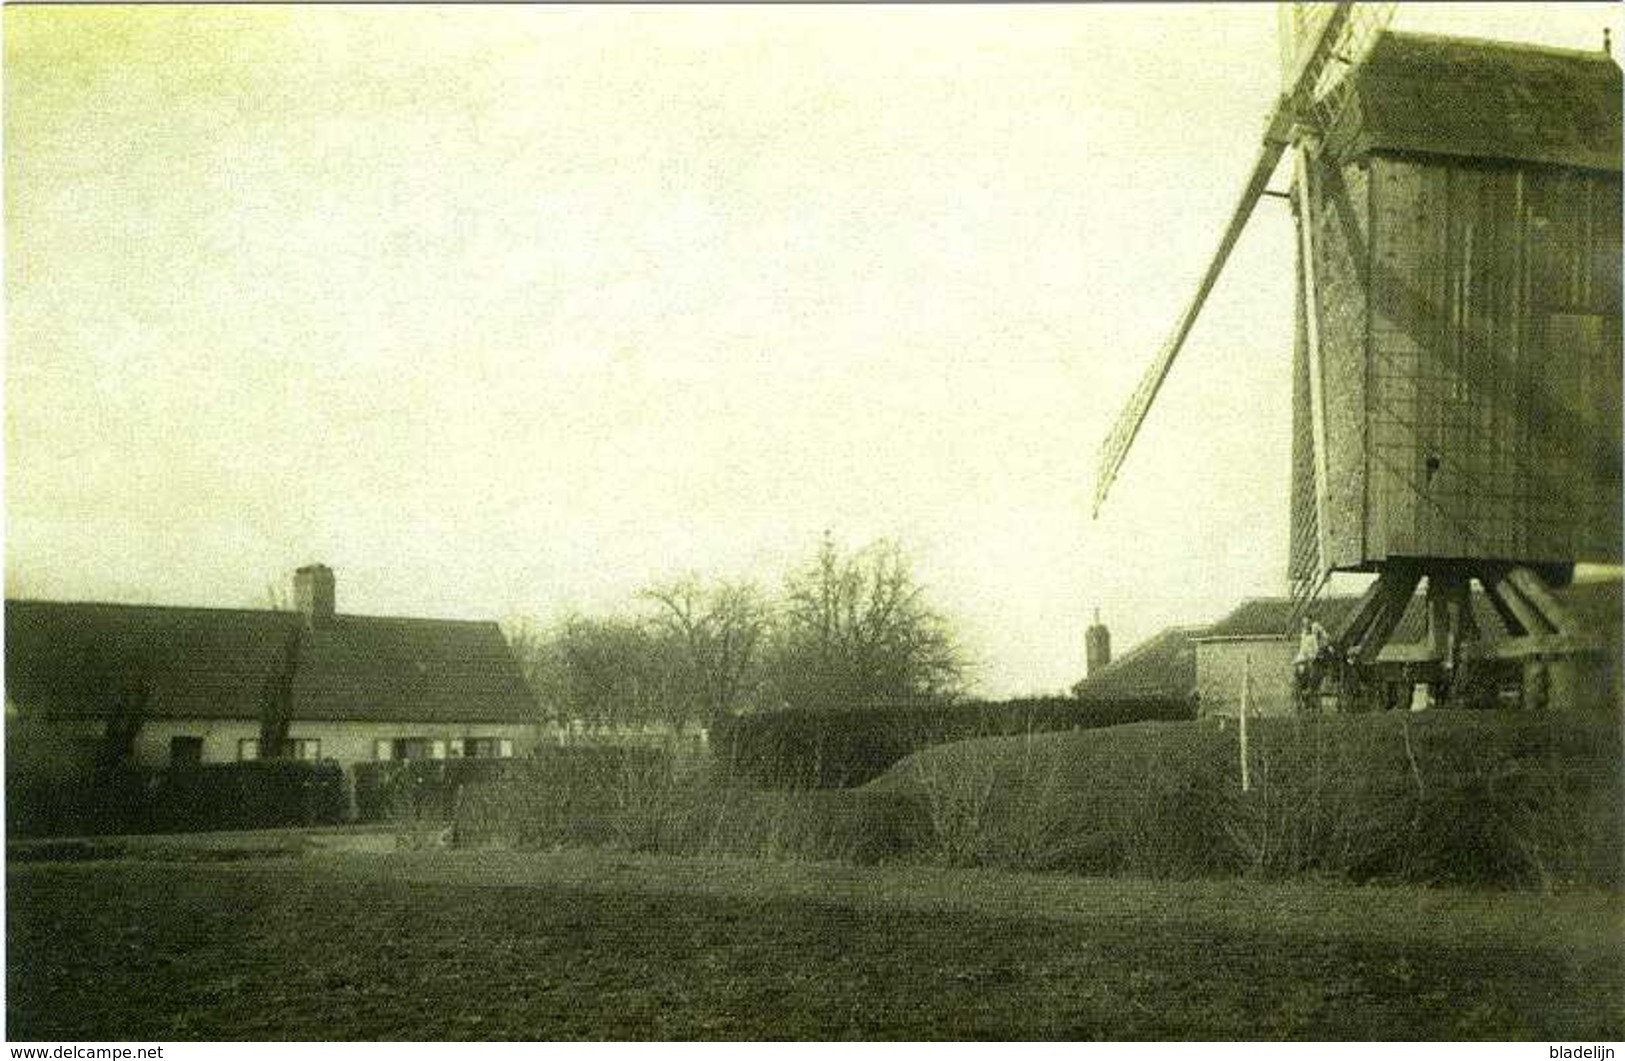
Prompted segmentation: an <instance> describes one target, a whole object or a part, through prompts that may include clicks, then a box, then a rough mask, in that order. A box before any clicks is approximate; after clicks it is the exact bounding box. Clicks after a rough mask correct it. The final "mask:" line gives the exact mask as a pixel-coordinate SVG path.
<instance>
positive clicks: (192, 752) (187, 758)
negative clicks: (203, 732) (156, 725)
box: [169, 737, 203, 766]
mask: <svg viewBox="0 0 1625 1061" xmlns="http://www.w3.org/2000/svg"><path fill="white" fill-rule="evenodd" d="M202 761H203V738H202V737H171V738H169V765H170V766H196V765H198V764H199V763H201V762H202Z"/></svg>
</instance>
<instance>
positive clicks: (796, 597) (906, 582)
mask: <svg viewBox="0 0 1625 1061" xmlns="http://www.w3.org/2000/svg"><path fill="white" fill-rule="evenodd" d="M774 654H775V661H774V668H773V669H774V677H775V681H776V684H777V685H778V688H779V690H780V692H781V695H782V698H783V700H784V701H785V702H786V703H788V704H791V705H793V706H810V707H834V706H860V705H865V704H882V703H899V702H908V701H915V700H923V699H943V698H948V697H952V696H954V695H956V694H957V693H958V691H959V689H960V687H961V684H962V682H963V679H964V674H965V669H966V667H965V661H964V656H963V654H962V652H961V651H960V648H959V646H958V644H957V643H956V642H955V640H954V637H953V634H952V631H951V629H950V627H949V624H948V621H947V619H946V618H944V617H943V616H942V614H941V613H939V612H938V611H936V610H935V609H934V608H932V607H931V606H930V604H929V603H928V602H927V601H926V597H925V588H924V587H923V586H922V585H920V583H919V582H918V581H917V580H916V579H915V577H914V574H913V570H912V568H911V567H910V565H909V563H908V560H907V557H906V556H905V555H904V554H903V551H902V549H901V547H900V546H898V545H897V543H895V542H892V541H885V540H882V541H878V542H875V543H874V544H872V545H870V546H868V547H866V548H864V549H861V550H859V551H857V552H855V553H852V554H845V553H843V552H842V551H841V549H840V548H839V547H838V546H837V545H836V544H835V542H834V540H833V538H831V537H830V536H829V535H827V534H826V535H825V537H824V541H823V543H822V544H821V545H820V547H819V550H818V555H817V556H816V557H815V558H814V560H813V562H812V563H811V564H809V565H808V566H807V567H806V568H804V569H802V570H801V571H799V572H796V573H795V574H793V575H791V577H790V578H789V580H788V582H787V584H786V587H785V599H784V610H783V615H782V617H781V625H780V634H779V638H778V643H777V645H776V646H775V653H774Z"/></svg>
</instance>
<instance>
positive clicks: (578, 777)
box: [352, 744, 673, 821]
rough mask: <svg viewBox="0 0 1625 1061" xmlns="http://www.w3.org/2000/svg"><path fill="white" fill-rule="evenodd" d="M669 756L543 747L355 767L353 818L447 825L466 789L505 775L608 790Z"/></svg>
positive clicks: (601, 747)
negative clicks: (507, 754) (518, 753)
mask: <svg viewBox="0 0 1625 1061" xmlns="http://www.w3.org/2000/svg"><path fill="white" fill-rule="evenodd" d="M672 762H673V757H672V755H671V753H670V752H668V751H667V750H666V749H663V748H658V747H652V746H648V745H637V746H633V745H619V744H578V745H570V746H568V747H552V746H545V745H544V746H542V747H540V748H538V749H537V750H536V751H535V753H534V754H532V755H530V756H528V757H526V758H523V759H395V760H386V761H383V762H374V763H357V764H356V765H355V766H354V767H352V770H353V772H354V775H355V798H356V816H357V818H358V819H360V820H361V821H385V820H391V821H403V820H404V821H418V820H431V821H450V820H452V819H453V818H454V817H455V815H456V807H457V801H458V799H459V798H460V796H459V793H460V792H461V791H462V790H463V789H464V787H465V786H468V785H471V784H478V783H482V782H487V781H493V780H496V779H499V778H504V777H508V776H515V775H517V776H522V777H525V778H539V779H541V780H540V782H539V783H540V784H543V785H546V786H550V787H552V788H555V789H559V790H577V791H600V790H602V791H606V792H607V791H610V790H613V789H615V788H616V787H618V786H620V785H621V784H622V782H623V780H624V778H625V775H626V774H627V772H628V771H634V772H639V773H647V774H651V775H662V774H664V775H667V776H669V775H670V774H671V771H672Z"/></svg>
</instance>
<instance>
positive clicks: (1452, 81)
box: [1326, 32, 1621, 173]
mask: <svg viewBox="0 0 1625 1061" xmlns="http://www.w3.org/2000/svg"><path fill="white" fill-rule="evenodd" d="M1349 91H1350V98H1349V104H1348V106H1346V107H1344V108H1343V109H1342V111H1341V113H1340V116H1339V118H1338V120H1337V123H1336V125H1335V126H1334V127H1333V128H1332V129H1331V130H1329V131H1328V134H1327V140H1326V146H1327V149H1328V150H1329V151H1330V152H1331V154H1332V155H1333V157H1335V158H1339V159H1343V160H1347V159H1350V158H1355V157H1358V156H1361V155H1365V154H1368V153H1370V152H1373V151H1387V152H1398V153H1420V154H1431V155H1452V156H1458V157H1464V158H1474V159H1504V160H1509V161H1519V162H1533V163H1540V164H1546V165H1557V166H1574V167H1578V168H1581V169H1595V170H1608V171H1612V172H1616V173H1617V172H1619V171H1620V168H1621V137H1620V127H1621V120H1620V116H1621V107H1620V94H1621V78H1620V68H1619V67H1618V66H1617V65H1616V64H1615V63H1614V61H1613V60H1612V59H1611V58H1610V57H1609V56H1608V55H1606V54H1605V53H1603V52H1600V51H1599V52H1583V51H1572V50H1567V49H1558V48H1544V47H1536V46H1532V45H1526V44H1508V43H1504V42H1499V41H1486V40H1476V39H1471V38H1462V37H1441V36H1435V35H1432V34H1422V33H1395V32H1387V33H1384V34H1382V35H1381V36H1380V37H1379V38H1378V39H1377V41H1376V43H1375V44H1374V45H1373V46H1372V49H1371V52H1370V54H1369V55H1368V56H1367V58H1366V60H1365V62H1364V63H1362V64H1361V65H1360V67H1359V68H1358V69H1357V70H1355V71H1354V73H1353V74H1352V75H1351V77H1350V81H1349Z"/></svg>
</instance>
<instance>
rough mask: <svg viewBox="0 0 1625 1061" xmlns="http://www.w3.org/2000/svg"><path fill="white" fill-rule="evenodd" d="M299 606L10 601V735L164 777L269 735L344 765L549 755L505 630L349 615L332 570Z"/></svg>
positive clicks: (305, 574)
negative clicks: (116, 748) (114, 758)
mask: <svg viewBox="0 0 1625 1061" xmlns="http://www.w3.org/2000/svg"><path fill="white" fill-rule="evenodd" d="M295 598H296V602H297V607H296V609H295V610H294V611H292V612H279V611H269V610H261V611H256V610H241V609H225V608H180V607H149V606H137V605H126V604H96V603H59V602H53V601H33V600H16V601H12V600H8V601H7V602H6V615H5V632H6V644H5V657H6V658H5V678H6V713H7V719H8V724H9V725H10V727H11V728H12V729H13V731H14V733H15V734H16V735H23V736H24V737H25V739H26V740H27V741H31V742H36V743H40V744H50V745H51V746H52V747H53V748H55V749H56V750H57V752H58V753H59V756H58V757H60V753H63V752H66V754H67V757H68V758H69V759H70V760H71V759H88V758H91V757H94V756H97V755H99V754H104V751H105V749H106V748H107V747H108V743H109V741H114V740H122V742H123V743H124V745H125V747H126V750H127V753H128V757H129V758H130V759H131V760H133V761H134V762H137V763H141V764H144V765H152V766H165V765H185V764H191V763H212V762H230V761H235V760H244V759H254V758H258V757H260V754H261V751H262V748H263V746H264V745H263V742H265V741H266V740H267V739H270V740H273V741H275V742H276V743H278V744H279V745H280V748H281V753H282V755H284V756H290V757H297V758H303V759H331V760H338V761H340V762H343V763H355V762H361V761H367V760H375V759H419V758H450V757H458V756H465V757H482V758H483V757H506V756H512V755H522V754H528V753H529V751H530V750H531V749H532V748H533V747H534V746H535V744H536V742H537V740H538V736H539V733H538V729H539V716H540V712H539V710H538V708H537V705H536V702H535V699H534V698H533V696H532V695H531V692H530V690H529V688H528V687H527V686H526V684H525V681H524V679H523V677H522V676H521V674H520V672H519V668H518V666H517V665H516V663H515V661H514V659H513V656H512V654H511V653H510V652H509V649H508V645H507V642H506V640H505V639H504V638H503V636H502V633H501V631H500V630H499V629H498V628H497V625H496V624H495V623H491V622H459V621H449V620H441V619H404V618H382V617H375V616H362V615H341V614H339V613H338V612H337V610H336V607H335V604H336V592H335V580H334V576H333V572H332V570H331V569H329V568H327V567H325V566H321V565H313V566H310V567H303V568H300V569H299V571H298V572H297V573H296V575H295ZM13 746H15V742H13ZM22 750H23V751H25V752H26V750H27V749H26V748H25V749H22Z"/></svg>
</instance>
